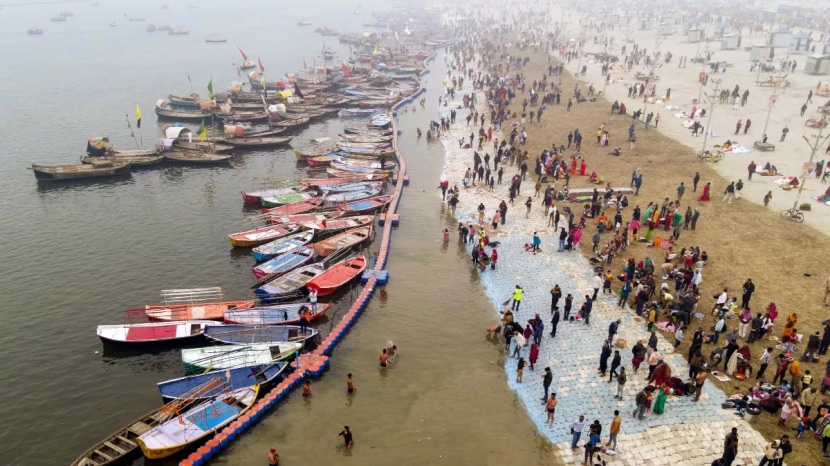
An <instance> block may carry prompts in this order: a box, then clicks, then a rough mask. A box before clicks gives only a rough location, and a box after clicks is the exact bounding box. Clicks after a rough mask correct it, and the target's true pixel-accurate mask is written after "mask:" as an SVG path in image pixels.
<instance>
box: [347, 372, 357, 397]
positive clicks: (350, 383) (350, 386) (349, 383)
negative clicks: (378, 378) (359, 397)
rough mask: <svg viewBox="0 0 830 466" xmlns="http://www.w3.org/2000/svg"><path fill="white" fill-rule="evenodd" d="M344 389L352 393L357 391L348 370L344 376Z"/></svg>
mask: <svg viewBox="0 0 830 466" xmlns="http://www.w3.org/2000/svg"><path fill="white" fill-rule="evenodd" d="M346 391H347V392H348V393H354V392H356V391H357V388H355V386H354V380H352V373H351V372H349V375H348V376H346Z"/></svg>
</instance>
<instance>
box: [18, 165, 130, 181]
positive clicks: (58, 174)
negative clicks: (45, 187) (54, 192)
mask: <svg viewBox="0 0 830 466" xmlns="http://www.w3.org/2000/svg"><path fill="white" fill-rule="evenodd" d="M131 167H132V163H131V162H129V161H117V162H113V161H109V160H102V161H95V162H94V163H92V164H81V165H37V164H32V171H34V172H35V178H37V179H38V181H68V180H82V179H87V178H105V177H113V176H125V175H129V174H130V168H131Z"/></svg>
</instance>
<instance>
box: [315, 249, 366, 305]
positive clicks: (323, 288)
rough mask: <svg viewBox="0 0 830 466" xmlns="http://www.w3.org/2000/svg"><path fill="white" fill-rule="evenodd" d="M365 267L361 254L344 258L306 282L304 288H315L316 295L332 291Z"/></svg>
mask: <svg viewBox="0 0 830 466" xmlns="http://www.w3.org/2000/svg"><path fill="white" fill-rule="evenodd" d="M365 268H366V258H365V257H363V256H358V257H354V258H352V259H346V260H344V261H343V262H340V263H337V264H335V265H333V266H331V267H329V268H328V269H326V271H325V272H323V273H321V274H320V275H317V276H316V277H314V278H313V279H312V280H311V281H309V282H308V283H306V285H305V286H306V288H308V289H309V290H316V291H317V296H325V295H329V294H332V293H334V292H335V291H336V290H337V289H338V288H340V287H341V286H343V285H345V284H346V283H348V282H350V281H351V280H352V279H354V278H355V277H357V276H358V275H360V274H361V272H363V270H364V269H365Z"/></svg>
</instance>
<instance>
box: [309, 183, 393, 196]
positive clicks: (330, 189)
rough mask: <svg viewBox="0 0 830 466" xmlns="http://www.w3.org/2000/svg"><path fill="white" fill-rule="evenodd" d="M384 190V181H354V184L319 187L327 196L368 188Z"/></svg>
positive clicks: (333, 184)
mask: <svg viewBox="0 0 830 466" xmlns="http://www.w3.org/2000/svg"><path fill="white" fill-rule="evenodd" d="M375 187H378V188H383V182H382V181H352V182H349V181H347V182H344V183H339V184H335V183H332V184H327V185H323V186H319V187H318V188H317V189H319V190H320V191H322V192H323V193H325V194H337V193H348V192H351V191H361V190H364V189H367V188H375Z"/></svg>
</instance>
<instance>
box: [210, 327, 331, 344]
mask: <svg viewBox="0 0 830 466" xmlns="http://www.w3.org/2000/svg"><path fill="white" fill-rule="evenodd" d="M318 333H320V332H319V330H317V329H316V328H311V327H308V328H306V329H305V331H303V330H302V327H300V326H298V325H210V326H208V327H207V328H205V336H206V337H208V338H210V339H211V340H213V341H216V342H219V343H226V344H229V345H249V344H254V343H272V342H282V341H305V340H308V339H311V338H314V337H316V336H317V334H318Z"/></svg>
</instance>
